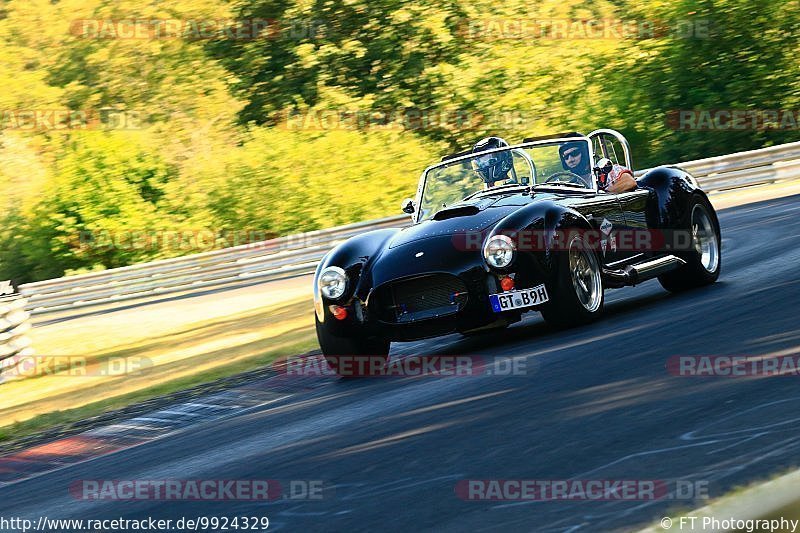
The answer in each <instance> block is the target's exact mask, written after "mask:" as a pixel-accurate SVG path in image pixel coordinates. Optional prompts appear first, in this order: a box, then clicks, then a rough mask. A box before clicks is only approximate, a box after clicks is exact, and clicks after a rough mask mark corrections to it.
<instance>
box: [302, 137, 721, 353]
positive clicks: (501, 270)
mask: <svg viewBox="0 0 800 533" xmlns="http://www.w3.org/2000/svg"><path fill="white" fill-rule="evenodd" d="M504 144H505V143H500V144H499V145H498V144H496V146H498V147H494V148H492V147H491V143H489V145H484V146H489V148H488V149H483V148H477V147H478V145H476V149H473V150H471V151H468V152H464V153H460V154H455V155H452V156H448V157H445V158H443V160H442V161H441V162H440V163H438V164H436V165H433V166H431V167H429V168H427V169H426V170H425V171H424V172H423V173H422V176H421V178H420V182H419V187H418V189H417V196H416V199H415V200H411V199H409V200H406V201H405V202H404V206H403V210H404V211H405V212H407V213H409V214H411V218H412V224H411V225H410V226H409V227H406V228H403V229H379V230H375V231H370V232H367V233H364V234H362V235H359V236H357V237H353V238H351V239H349V240H348V241H346V242H344V243H342V244H340V245H339V246H337V247H336V248H334V249H333V250H331V251H330V252H329V253H328V254H327V255H326V256H325V257H324V258H323V260H322V261H321V262H320V264H319V267H318V268H317V271H316V274H315V276H314V302H315V309H316V327H317V336H318V339H319V343H320V346H321V348H322V351H323V353H324V355H325V356H326V357H327V358H328V360H329V362H331V365H332V366H334V365H335V364H336V360H337V357H336V356H362V355H370V356H379V357H384V358H385V357H388V353H389V346H390V343H391V342H392V341H408V340H416V339H422V338H427V337H434V336H439V335H445V334H449V333H452V332H461V333H464V334H471V333H475V332H480V331H491V330H493V329H495V328H502V327H505V326H508V325H509V324H512V323H514V322H516V321H519V320H520V317H521V315H522V313H524V312H528V311H538V312H541V313H542V315H543V317H544V319H545V320H546V321H548V322H550V323H552V324H555V325H557V326H570V325H577V324H582V323H587V322H590V321H592V320H595V319H597V318H598V316H599V315H600V314H601V313H602V311H603V300H604V291H605V289H607V288H618V287H623V286H626V285H636V284H638V283H640V282H643V281H645V280H648V279H652V278H656V277H657V278H658V279H659V281H660V282H661V284H662V285H663V286H664V287H665V288H666V289H667V290H670V291H681V290H685V289H689V288H692V287H697V286H700V285H706V284H710V283H713V282H714V281H716V279H717V277H718V276H719V271H720V263H721V256H720V242H721V241H720V228H719V222H718V220H717V216H716V213H715V211H714V208H713V207H712V205H711V203H710V202H709V200H708V198H707V196H706V194H705V193H704V192H703V191H702V190H700V188H699V187H698V184H697V181H696V180H695V179H694V178H693V177H692V176H691V175H689V174H688V173H687V172H686V171H684V170H682V169H680V168H677V167H658V168H655V169H652V170H650V171H648V172H647V173H645V174H644V175H643V176H641V177H640V178H638V180H636V188H635V189H633V190H630V191H627V192H622V193H616V194H615V193H611V192H608V191H606V190H604V188H603V183H604V180H603V178H605V174H604V172H606V171H607V170H608V168H610V167H606V170H605V171H604V170H603V165H609V160H610V161H611V163H613V164H615V165H618V166H616V167H615V168H618V169H619V168H622V167H627V168H632V165H631V158H630V148H629V146H628V142H627V141H626V140H625V138H624V137H623V136H622V135H621V134H619V133H618V132H616V131H613V130H607V129H604V130H597V131H595V132H592V133H591V134H589V135H581V134H577V133H570V134H562V135H557V136H553V137H550V138H538V139H525V141H524V142H522V143H520V144H517V145H514V146H507V145H505V146H504ZM598 163H599V164H600V166H598Z"/></svg>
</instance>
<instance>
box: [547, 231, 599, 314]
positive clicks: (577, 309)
mask: <svg viewBox="0 0 800 533" xmlns="http://www.w3.org/2000/svg"><path fill="white" fill-rule="evenodd" d="M556 254H557V255H556V258H555V259H556V277H555V281H554V282H552V283H550V284H548V291H549V296H550V301H549V302H548V303H547V304H545V305H544V306H543V307H542V316H543V317H544V319H545V320H546V321H547V322H549V323H550V324H552V325H554V326H557V327H567V326H576V325H580V324H587V323H589V322H592V321H593V320H596V319H597V318H598V317H599V316H600V315H601V314H602V312H603V302H604V290H603V277H602V272H601V270H600V261H598V259H597V254H596V253H595V252H594V251H593V250H592V249H591V247H590V246H588V244H587V243H586V242H585V239H584V237H583V236H582V235H581V234H578V235H575V236H573V237H572V238H571V239H570V241H569V246H567V250H566V251H563V252H556Z"/></svg>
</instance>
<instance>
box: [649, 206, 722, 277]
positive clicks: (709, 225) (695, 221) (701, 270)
mask: <svg viewBox="0 0 800 533" xmlns="http://www.w3.org/2000/svg"><path fill="white" fill-rule="evenodd" d="M689 231H690V232H691V239H692V249H691V250H689V251H687V252H683V253H680V254H675V255H677V256H679V257H680V258H681V259H683V260H684V261H686V264H685V265H683V266H682V267H680V268H678V269H676V270H673V271H672V272H667V273H666V274H662V275H661V276H659V277H658V281H659V282H660V283H661V286H662V287H664V288H665V289H667V290H668V291H670V292H680V291H685V290H688V289H693V288H695V287H702V286H703V285H710V284H711V283H714V282H715V281H717V278H719V270H720V266H721V263H722V255H721V254H720V242H721V239H720V231H719V221H718V220H717V217H716V216H715V215H714V213H713V209H712V208H711V207H710V206H708V205H707V202H706V201H705V200H704V199H703V198H702V197H700V196H699V195H694V196H693V197H692V205H691V211H690V214H689Z"/></svg>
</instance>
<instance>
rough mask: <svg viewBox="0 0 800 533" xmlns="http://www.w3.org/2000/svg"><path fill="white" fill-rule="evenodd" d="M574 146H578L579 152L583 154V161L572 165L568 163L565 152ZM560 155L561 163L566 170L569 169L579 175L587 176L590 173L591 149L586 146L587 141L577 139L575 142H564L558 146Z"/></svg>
mask: <svg viewBox="0 0 800 533" xmlns="http://www.w3.org/2000/svg"><path fill="white" fill-rule="evenodd" d="M573 148H577V149H578V151H579V153H580V154H581V162H580V163H579V164H578V165H577V166H575V167H570V166H569V165H567V160H566V157H564V152H566V151H567V150H571V149H573ZM558 155H559V156H560V157H561V164H562V165H563V167H564V170H568V171H570V172H572V173H574V174H577V175H579V176H585V175H587V174H589V169H590V168H591V166H590V161H589V150H588V148H587V146H586V143H585V142H580V141H575V142H568V143H564V144H562V145H561V146H559V147H558Z"/></svg>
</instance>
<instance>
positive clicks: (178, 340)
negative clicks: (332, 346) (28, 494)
mask: <svg viewBox="0 0 800 533" xmlns="http://www.w3.org/2000/svg"><path fill="white" fill-rule="evenodd" d="M312 313H313V310H312V304H311V303H310V302H308V301H306V300H303V301H298V302H293V303H288V304H283V305H281V306H272V307H265V308H260V309H256V310H251V311H247V312H243V313H238V314H234V315H230V316H224V317H217V318H215V319H213V320H206V321H200V322H194V323H189V324H182V325H180V326H179V327H176V328H174V329H173V331H172V332H171V333H169V334H163V333H159V335H158V336H157V337H156V338H152V337H150V336H148V333H147V332H146V331H144V332H142V333H141V334H140V338H139V339H137V340H131V338H130V337H129V338H128V339H127V342H126V343H125V344H123V345H113V338H115V335H114V332H113V331H109V332H108V335H109V338H110V339H112V340H109V342H107V343H105V345H104V344H103V343H102V342H100V341H98V339H94V341H95V342H96V343H97V346H99V347H98V348H97V349H95V350H94V351H92V352H88V353H84V354H82V355H81V357H85V359H86V361H87V363H88V365H89V366H91V365H95V364H101V363H102V362H103V361H105V360H108V359H109V358H110V357H133V358H136V357H142V358H147V359H148V360H150V361H152V362H153V366H151V367H149V368H145V369H144V370H142V371H141V372H138V373H135V374H128V375H122V376H112V377H94V378H85V377H78V376H69V375H60V376H59V375H43V376H35V377H28V378H26V379H19V380H14V381H8V382H6V383H3V385H2V387H3V397H2V399H0V416H2V418H3V422H4V423H0V442H2V443H8V442H9V441H14V440H18V439H22V438H24V437H27V436H30V435H32V434H35V433H38V432H43V431H46V430H50V429H53V428H58V427H67V426H70V425H74V424H78V423H80V422H81V421H84V420H86V419H88V418H91V417H96V416H99V415H102V414H104V413H108V412H110V411H114V410H118V409H121V408H124V407H128V406H132V405H135V404H138V403H142V402H144V401H146V400H150V399H152V398H156V397H163V396H169V395H172V394H174V393H177V392H179V391H184V390H186V389H191V388H193V387H197V386H199V385H203V384H212V383H213V382H215V381H218V380H220V379H223V378H227V377H230V376H234V375H236V374H240V373H243V372H248V371H252V370H255V369H259V368H263V367H265V366H268V365H269V364H271V363H272V362H274V361H275V360H276V359H278V358H280V357H285V356H289V355H293V354H298V353H305V352H308V351H310V350H313V349H315V348H317V341H316V337H315V335H314V328H313V319H312V318H311V317H313V314H312ZM127 327H129V326H127ZM53 335H55V333H53ZM65 350H66V353H80V352H79V351H78V350H79V348H78V347H77V346H73V347H69V346H68V347H66V348H65ZM70 350H72V351H71V352H70ZM6 421H8V422H6Z"/></svg>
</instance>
